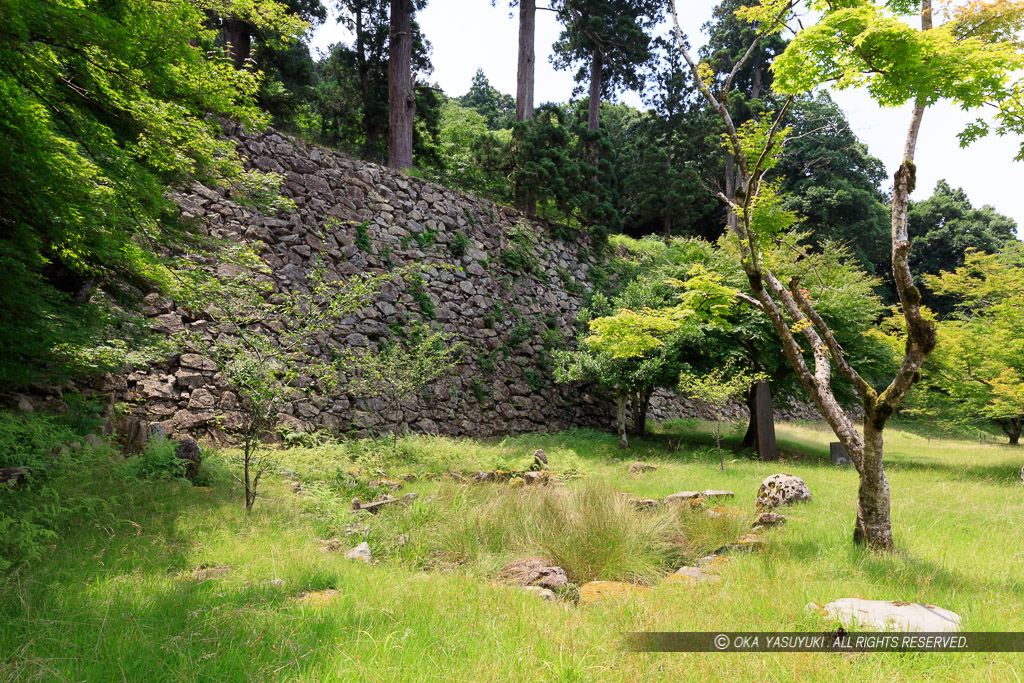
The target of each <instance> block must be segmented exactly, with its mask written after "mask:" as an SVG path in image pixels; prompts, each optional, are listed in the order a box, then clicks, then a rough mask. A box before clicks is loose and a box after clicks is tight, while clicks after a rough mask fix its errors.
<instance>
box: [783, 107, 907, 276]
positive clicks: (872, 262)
mask: <svg viewBox="0 0 1024 683" xmlns="http://www.w3.org/2000/svg"><path fill="white" fill-rule="evenodd" d="M788 121H789V122H790V125H791V127H792V129H793V131H792V134H791V136H790V137H789V139H787V140H786V153H785V154H784V155H783V157H782V159H781V160H780V161H779V163H778V164H777V165H776V167H775V169H774V172H773V174H772V176H773V177H775V178H781V180H782V185H781V187H780V188H779V193H780V196H781V197H782V198H783V208H784V209H787V210H793V211H795V212H796V213H797V214H798V215H799V216H800V217H801V218H802V220H801V222H800V226H801V229H803V230H807V231H810V232H811V235H810V239H811V240H813V241H814V242H815V243H816V244H818V245H822V244H824V243H825V242H828V241H831V242H836V243H841V244H845V245H847V246H848V247H849V249H850V251H851V253H852V254H853V256H854V257H856V259H857V260H858V261H859V262H860V264H861V266H862V267H863V268H864V269H865V270H866V271H867V272H868V273H870V274H874V275H876V276H878V277H881V278H888V277H891V272H892V267H891V265H890V260H891V258H892V254H891V251H892V246H891V244H890V234H889V233H890V230H891V228H890V216H889V209H888V207H887V206H885V202H886V201H888V200H887V199H886V197H885V196H884V195H883V193H882V192H881V190H880V189H879V188H880V187H881V185H882V184H883V183H885V182H886V181H887V180H888V178H887V174H886V172H885V166H884V165H883V164H882V162H881V161H880V160H879V159H876V158H875V157H873V156H871V155H870V154H869V153H868V150H867V146H866V145H865V144H864V143H862V142H860V141H859V140H858V139H857V136H856V135H854V133H853V131H852V130H851V128H850V124H849V122H848V121H847V120H846V116H845V115H844V113H843V111H842V110H841V109H840V108H839V106H838V105H837V104H835V102H833V101H832V98H831V97H829V95H828V93H827V92H820V93H817V94H816V95H815V96H814V97H813V98H811V97H809V96H802V97H799V98H797V100H796V101H795V102H794V103H793V105H792V107H791V108H790V115H789V117H788ZM920 251H921V250H920V249H918V248H916V247H915V249H914V251H913V252H912V253H913V254H919V253H920Z"/></svg>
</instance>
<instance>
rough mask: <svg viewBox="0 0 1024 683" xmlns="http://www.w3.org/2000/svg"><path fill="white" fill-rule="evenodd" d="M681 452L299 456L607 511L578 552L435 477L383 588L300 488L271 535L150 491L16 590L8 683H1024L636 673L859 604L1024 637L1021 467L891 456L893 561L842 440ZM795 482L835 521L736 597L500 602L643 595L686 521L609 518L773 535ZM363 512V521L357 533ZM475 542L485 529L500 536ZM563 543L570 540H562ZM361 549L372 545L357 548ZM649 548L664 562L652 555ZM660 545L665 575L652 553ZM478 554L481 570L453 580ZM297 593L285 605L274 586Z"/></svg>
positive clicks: (914, 441)
mask: <svg viewBox="0 0 1024 683" xmlns="http://www.w3.org/2000/svg"><path fill="white" fill-rule="evenodd" d="M663 429H664V432H665V433H657V434H654V435H652V436H650V437H648V438H645V439H637V440H635V441H634V444H635V446H634V447H633V448H631V449H630V450H629V451H625V452H623V451H619V450H618V449H617V447H616V445H615V438H614V436H612V435H606V434H601V433H597V432H588V431H579V432H566V433H559V434H548V435H530V436H520V437H515V438H508V439H503V440H493V441H485V442H475V441H469V440H450V439H441V438H434V437H409V438H407V439H403V440H402V441H400V448H399V450H398V452H397V453H391V452H389V451H387V450H386V449H383V448H377V447H376V446H374V445H373V444H368V443H364V444H359V445H352V446H346V447H322V448H320V449H306V450H292V451H288V452H283V453H281V454H279V455H280V457H279V460H280V468H281V469H282V470H289V471H292V472H295V473H296V475H298V476H299V477H300V478H302V479H308V480H315V479H323V480H324V481H325V483H327V484H331V485H334V483H335V482H336V475H337V473H338V472H344V471H346V470H348V469H350V468H353V467H355V468H362V469H364V470H366V471H367V472H372V471H373V470H374V469H378V468H379V469H383V470H385V471H387V472H388V473H389V474H401V473H418V474H424V475H425V474H430V473H440V472H445V471H449V470H465V471H473V470H476V469H494V468H500V469H523V468H525V467H526V466H528V465H529V463H530V462H531V461H532V453H533V450H534V449H536V448H543V449H545V451H546V452H547V454H548V457H549V459H550V461H551V468H552V469H553V470H554V471H556V472H566V471H568V470H576V471H578V472H579V473H580V475H581V476H580V477H579V478H577V479H573V480H572V481H571V482H570V483H569V485H568V488H570V489H572V490H573V491H575V492H577V495H579V494H582V498H581V499H580V500H582V501H584V502H580V503H579V505H581V506H582V505H586V506H592V508H593V516H592V517H591V516H590V514H589V513H588V519H590V522H588V524H592V526H589V527H587V526H584V527H581V528H577V529H571V528H568V525H567V524H566V519H567V518H566V516H565V511H566V508H562V509H561V510H559V509H558V507H557V504H555V503H552V505H553V506H554V507H550V506H548V501H547V496H549V495H552V494H551V493H550V492H547V491H534V490H523V491H522V493H519V494H517V495H516V496H515V497H502V496H501V495H500V494H501V490H500V489H501V487H498V486H493V487H486V486H485V487H470V488H466V489H460V488H459V487H458V486H457V485H454V484H450V483H448V484H445V483H442V482H439V481H433V480H429V479H423V478H421V479H420V480H419V481H416V482H414V483H411V484H407V485H406V488H405V489H403V491H402V492H403V493H404V492H405V491H416V492H419V493H420V495H421V499H420V501H418V502H417V504H415V505H410V506H409V507H407V508H404V509H402V510H395V511H385V512H382V513H381V514H380V515H379V516H377V517H374V518H372V519H370V520H369V521H368V522H367V526H369V527H370V531H369V534H368V536H366V537H367V538H368V541H369V543H370V544H371V547H373V548H374V552H375V554H377V555H378V557H379V558H380V562H379V564H376V565H373V566H365V565H362V564H361V563H356V562H352V561H346V560H344V559H343V558H342V556H341V555H342V554H341V553H328V552H325V551H324V549H323V547H322V543H321V541H322V540H323V539H324V538H326V537H328V536H331V535H339V537H340V538H343V539H348V537H346V536H344V534H343V533H342V532H343V530H342V529H341V528H339V524H338V522H337V519H341V518H343V517H344V515H341V517H339V516H338V515H339V513H338V511H335V512H324V511H316V510H313V509H311V508H310V507H309V505H308V504H306V503H304V502H303V497H302V496H296V495H294V494H292V493H291V491H290V485H291V484H290V482H288V481H285V480H282V479H279V478H276V477H272V478H270V479H269V480H268V483H267V486H266V488H265V496H264V497H263V498H261V500H260V501H259V502H258V503H257V505H256V509H255V511H254V513H253V514H252V515H251V516H249V517H247V516H246V515H245V513H244V511H243V509H242V505H241V492H240V491H239V490H238V488H237V485H236V484H235V483H234V482H233V480H231V479H229V478H223V477H222V478H220V479H218V480H216V481H215V482H214V485H213V486H212V487H211V488H210V489H202V488H193V487H190V486H188V485H187V484H183V483H176V482H155V483H152V484H146V485H145V486H143V487H141V488H140V490H139V491H138V492H137V493H136V494H135V495H134V496H131V497H127V498H126V499H125V501H126V502H125V503H124V504H123V505H122V506H121V507H120V508H119V509H118V511H117V514H116V515H115V517H116V520H115V521H113V522H109V523H104V524H102V525H99V526H97V525H96V524H93V523H88V522H83V524H82V526H81V527H80V528H78V529H77V530H75V531H74V533H71V534H67V535H65V537H64V538H63V539H62V540H60V541H59V542H58V543H57V544H56V545H55V547H54V548H53V549H52V551H51V552H50V553H49V555H48V556H46V557H44V558H43V560H41V561H40V562H38V563H36V564H33V565H30V566H27V567H24V568H22V569H20V570H19V571H17V572H16V573H15V574H13V575H11V576H10V577H8V578H7V580H6V581H5V582H4V584H3V586H2V595H0V679H4V680H18V681H21V680H118V679H123V680H147V681H150V680H153V681H161V680H168V681H170V680H174V681H179V680H218V681H220V680H252V679H257V680H263V679H303V680H338V681H349V680H380V681H391V680H494V681H498V680H502V681H505V680H595V679H597V680H616V681H634V680H649V679H654V680H661V679H669V680H682V679H686V680H722V681H745V680H757V681H765V680H768V681H774V680H778V681H798V680H799V681H804V680H827V681H875V680H908V681H909V680H964V681H974V680H991V681H1004V680H1006V681H1014V680H1020V679H1021V677H1024V657H1022V656H1021V655H1019V654H966V655H952V654H918V655H901V654H874V655H829V654H814V653H805V654H751V655H739V654H724V655H716V654H689V655H687V654H671V655H670V654H627V653H624V652H622V651H621V650H620V644H621V636H622V634H623V633H625V632H629V631H634V630H689V631H699V630H719V629H721V630H744V631H749V630H799V629H820V628H824V627H825V626H826V624H824V623H822V622H820V621H818V618H817V617H813V616H809V615H808V614H807V613H805V611H804V606H805V605H806V604H807V603H808V602H810V601H815V600H816V601H828V600H832V599H836V598H839V597H850V596H859V597H865V598H885V599H900V600H914V601H923V602H928V603H931V604H935V605H940V606H942V607H945V608H948V609H952V610H954V611H956V612H958V613H960V614H961V615H962V616H963V617H964V620H965V626H966V628H967V629H970V630H1001V631H1006V630H1022V631H1024V610H1022V609H1021V605H1022V604H1024V585H1022V578H1021V577H1024V550H1022V549H1021V543H1020V539H1021V538H1022V537H1024V489H1022V487H1021V484H1020V479H1019V476H1020V475H1019V472H1020V466H1021V464H1024V452H1022V451H1021V450H1019V449H1013V448H1008V447H997V446H979V445H978V444H977V443H976V442H967V441H964V442H954V441H937V440H934V439H933V440H929V439H927V438H924V437H918V436H915V435H913V434H910V433H906V432H899V431H892V432H890V433H888V435H887V449H888V451H887V463H888V467H887V470H888V473H889V479H890V484H891V486H892V501H893V521H894V529H895V538H896V545H897V550H896V552H895V553H893V554H892V555H889V556H876V555H871V554H869V553H866V552H864V551H863V550H861V549H859V548H855V547H854V546H853V545H852V543H851V536H852V528H853V519H854V504H855V497H856V490H857V477H856V473H855V472H853V471H852V470H850V469H837V468H834V467H832V466H831V465H830V464H829V462H828V442H829V441H830V440H832V437H831V434H830V433H829V432H827V431H825V430H824V429H822V428H821V427H818V426H815V425H780V427H779V443H780V448H781V451H782V453H783V459H782V460H780V461H778V462H774V463H762V462H758V461H755V460H751V459H749V456H747V455H746V454H732V455H731V457H729V454H727V459H726V469H725V471H724V472H721V471H719V469H718V463H717V456H716V455H714V454H711V453H708V452H706V451H705V450H704V449H703V447H704V446H706V445H708V444H709V443H710V441H709V437H708V435H707V429H706V426H701V425H692V424H691V425H685V424H676V425H668V426H666V427H664V428H663ZM660 431H661V429H659V432H660ZM681 435H682V436H685V439H686V440H685V442H684V444H683V447H682V448H681V449H680V450H678V451H673V450H672V449H671V448H670V438H671V439H672V440H673V441H674V440H676V439H678V438H679V436H681ZM635 460H643V461H645V462H649V463H653V464H656V465H657V466H658V469H657V471H655V472H652V473H649V474H647V475H645V476H643V477H639V478H630V477H629V476H628V471H627V465H628V463H630V462H632V461H635ZM780 471H781V472H790V473H792V474H795V475H797V476H800V477H802V478H803V479H804V480H805V481H806V482H807V484H808V486H809V487H810V489H811V491H812V494H813V496H814V500H813V501H812V502H811V503H809V504H806V505H803V506H800V507H797V508H793V509H792V510H790V511H788V512H787V514H789V515H791V520H790V522H789V523H788V524H787V525H786V526H785V527H783V528H781V529H778V530H774V531H771V532H768V533H767V534H766V538H767V540H768V545H767V547H766V548H765V549H764V550H763V551H761V552H759V553H756V554H750V555H744V556H740V557H739V559H738V560H737V561H735V562H733V563H732V564H731V565H729V566H728V567H726V568H725V569H724V570H723V574H722V577H723V580H722V581H721V582H719V583H714V584H711V583H705V584H700V585H697V586H685V585H679V584H675V585H655V587H654V588H653V589H652V590H650V591H648V592H646V593H642V594H639V595H637V596H634V597H631V598H628V599H623V600H617V601H611V602H607V603H601V604H597V605H592V606H583V607H573V606H571V605H569V604H566V603H564V602H543V601H540V600H538V599H537V598H535V597H534V596H530V595H526V594H523V593H521V592H520V591H517V590H515V589H512V588H508V587H502V586H499V585H496V584H495V583H494V582H493V581H492V580H490V577H492V576H493V575H494V572H495V571H496V570H497V569H498V567H499V565H501V563H503V562H505V561H506V560H507V559H508V558H509V557H512V556H515V555H518V554H519V553H526V552H533V551H534V550H536V551H537V552H539V553H541V554H545V553H546V554H548V555H551V556H552V558H551V559H552V560H558V561H560V562H565V563H566V564H568V565H570V566H572V565H576V566H578V567H583V568H584V569H582V570H576V569H574V571H575V572H576V573H578V574H579V576H580V577H581V580H582V578H591V577H595V576H605V574H602V573H601V572H603V571H605V569H604V568H602V563H605V564H613V565H617V567H618V568H617V569H614V570H613V571H612V572H611V574H617V575H618V574H622V573H629V571H631V570H630V569H629V567H628V565H629V563H631V562H632V563H635V564H636V566H637V567H639V566H642V565H647V566H648V567H649V566H651V565H653V566H656V567H658V568H661V567H663V566H664V562H665V561H666V560H665V559H664V558H666V557H667V558H669V559H668V561H670V562H676V561H680V562H681V561H685V560H686V559H687V558H686V557H683V556H682V555H680V556H672V555H671V554H669V555H665V554H664V553H662V552H661V551H660V550H658V549H657V547H656V546H657V543H658V542H660V541H659V539H663V538H664V535H663V534H661V533H660V532H659V529H660V527H659V524H665V523H667V522H665V521H664V520H661V521H659V520H658V519H657V518H650V519H648V520H646V522H647V524H648V526H647V527H643V528H640V527H638V528H635V529H623V528H622V527H621V525H619V524H617V522H616V521H615V519H614V515H615V514H619V513H616V512H615V511H614V510H613V511H612V513H610V514H612V515H613V519H612V521H611V522H610V523H609V522H607V521H606V522H605V526H602V524H599V523H598V522H599V521H601V520H602V519H603V518H604V517H605V516H607V515H606V511H605V512H602V511H604V510H605V507H606V506H608V505H612V506H613V507H614V506H615V505H620V504H621V502H612V503H609V502H607V501H608V500H613V501H614V500H615V498H614V496H612V495H606V496H604V497H599V496H598V495H597V494H598V493H599V492H602V491H603V492H605V493H607V494H615V493H618V492H629V493H632V494H634V495H639V496H650V497H660V496H664V495H667V494H669V493H673V492H675V491H679V490H687V489H705V488H716V489H717V488H724V489H731V490H733V491H735V493H736V500H735V501H732V502H730V503H729V506H730V507H735V508H737V509H739V510H742V511H744V512H746V513H749V514H750V515H751V516H752V514H753V501H754V497H755V495H756V492H757V487H758V485H759V484H760V482H761V480H762V479H763V478H764V477H766V476H767V475H769V474H773V473H775V472H780ZM460 491H461V492H460ZM435 495H436V496H437V497H436V498H434V496H435ZM460 496H461V497H462V498H464V499H465V500H464V501H463V502H459V501H458V500H457V498H458V497H460ZM587 496H593V497H592V498H587ZM587 501H589V502H587ZM347 502H348V501H347V500H341V501H340V503H339V510H340V511H342V512H343V511H344V509H345V507H347ZM566 505H568V503H566ZM620 513H621V514H620V519H633V518H630V517H629V516H628V515H631V514H633V513H632V512H631V511H630V512H626V511H620ZM499 516H500V517H503V518H504V519H501V520H500V522H499V521H493V528H492V529H491V530H490V531H488V530H487V529H486V528H484V527H485V526H486V525H487V524H488V523H489V522H488V520H491V519H492V518H493V517H499ZM474 519H475V520H476V521H478V522H479V523H480V525H484V527H480V528H482V529H483V531H480V533H478V532H477V530H478V527H476V526H474V524H472V523H471V522H473V520H474ZM669 521H670V520H669ZM608 524H610V525H611V526H608ZM559 525H561V526H562V527H564V533H563V534H558V533H556V531H557V530H558V528H559ZM687 528H688V531H689V533H690V543H691V544H693V545H692V548H691V547H690V546H687V552H693V553H699V552H701V551H702V550H703V549H702V548H701V547H699V545H700V543H701V541H700V538H701V536H700V534H701V533H710V535H709V536H707V537H706V543H708V544H710V543H712V541H713V537H714V534H715V533H717V531H714V530H712V531H711V532H706V531H705V532H701V531H700V529H698V528H696V527H695V526H693V525H691V526H689V527H687ZM510 529H512V530H515V532H516V534H517V536H516V538H515V539H514V542H507V541H508V539H504V540H503V539H502V538H501V537H502V535H503V534H505V533H506V532H507V531H508V530H510ZM730 531H731V530H730ZM400 533H407V534H409V536H410V541H411V542H410V543H409V544H407V545H405V546H401V547H399V546H397V545H393V544H391V541H392V540H394V538H395V536H396V535H397V534H400ZM417 534H418V535H419V537H417ZM445 534H447V535H448V538H447V540H446V539H445ZM595 534H598V535H607V536H608V537H609V539H611V540H608V539H603V540H604V541H607V542H608V543H609V544H610V545H609V546H606V547H604V548H600V547H599V548H600V549H599V550H598V551H597V552H590V551H589V549H588V546H587V543H586V539H587V538H588V537H590V536H593V535H595ZM616 534H621V535H620V536H616ZM496 536H497V537H498V538H497V540H496ZM560 536H561V537H564V538H560ZM360 538H361V537H360ZM356 540H357V538H355V537H353V538H352V539H351V541H352V544H353V545H354V544H355V542H356ZM612 541H614V543H612ZM644 543H648V544H651V546H649V547H639V544H644ZM630 545H634V546H637V547H636V557H630V556H629V555H628V554H623V553H621V552H620V551H621V549H626V548H628V547H629V546H630ZM611 546H614V548H615V549H616V550H615V551H614V552H611V550H610V547H611ZM652 546H653V555H652V554H648V555H645V553H651V552H652ZM446 549H447V550H446ZM446 552H447V553H449V556H448V557H445V553H446ZM459 553H462V554H463V557H462V559H461V561H457V560H458V558H457V557H455V556H456V555H458V554H459ZM559 553H563V554H561V555H560V554H559ZM609 557H610V558H611V559H609ZM644 557H647V559H646V560H644V559H643V558H644ZM652 557H653V560H652V559H651V558H652ZM638 558H639V559H638ZM442 559H443V560H444V561H443V562H441V561H440V560H442ZM612 560H614V562H612ZM200 566H227V567H230V571H229V573H228V574H227V575H225V576H223V577H220V578H212V579H208V580H205V581H195V580H193V579H191V578H189V577H190V575H191V572H192V571H193V570H194V569H195V568H197V567H200ZM623 567H626V569H623ZM632 571H635V572H636V574H637V576H636V577H635V578H643V579H644V580H647V581H652V582H653V580H654V579H655V578H656V577H654V574H655V573H656V572H653V573H652V571H651V570H650V569H647V570H644V571H639V570H632ZM641 574H642V575H643V576H640V575H641ZM274 579H280V582H279V583H271V581H272V580H274ZM323 589H334V590H337V591H338V593H337V594H335V595H333V596H332V597H331V598H330V599H329V600H327V601H326V602H325V603H324V604H323V605H321V606H314V605H311V604H306V603H303V602H300V601H298V600H296V596H297V595H298V594H299V593H300V592H301V591H310V590H323Z"/></svg>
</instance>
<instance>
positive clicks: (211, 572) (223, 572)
mask: <svg viewBox="0 0 1024 683" xmlns="http://www.w3.org/2000/svg"><path fill="white" fill-rule="evenodd" d="M230 573H231V567H203V566H200V567H197V568H196V569H194V570H192V579H193V580H194V581H206V580H208V579H218V578H220V577H222V576H227V575H228V574H230Z"/></svg>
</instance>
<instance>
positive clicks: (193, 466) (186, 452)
mask: <svg viewBox="0 0 1024 683" xmlns="http://www.w3.org/2000/svg"><path fill="white" fill-rule="evenodd" d="M202 453H203V449H202V448H200V447H199V442H198V441H196V440H195V439H188V438H185V439H182V440H181V443H179V444H178V447H177V448H176V449H174V455H175V457H177V458H178V459H179V460H184V461H185V478H186V479H188V480H189V481H195V480H196V476H198V474H199V463H201V462H202V461H203V456H202Z"/></svg>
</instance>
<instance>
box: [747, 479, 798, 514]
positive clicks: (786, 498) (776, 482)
mask: <svg viewBox="0 0 1024 683" xmlns="http://www.w3.org/2000/svg"><path fill="white" fill-rule="evenodd" d="M810 499H811V490H810V489H809V488H807V484H805V483H804V480H803V479H801V478H800V477H794V476H793V475H792V474H773V475H772V476H770V477H768V478H766V479H765V480H764V481H763V482H761V488H760V489H758V491H757V501H756V503H755V504H756V506H757V510H758V511H759V512H769V511H771V510H774V509H775V508H777V507H782V506H783V505H792V504H793V503H802V502H804V501H809V500H810Z"/></svg>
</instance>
